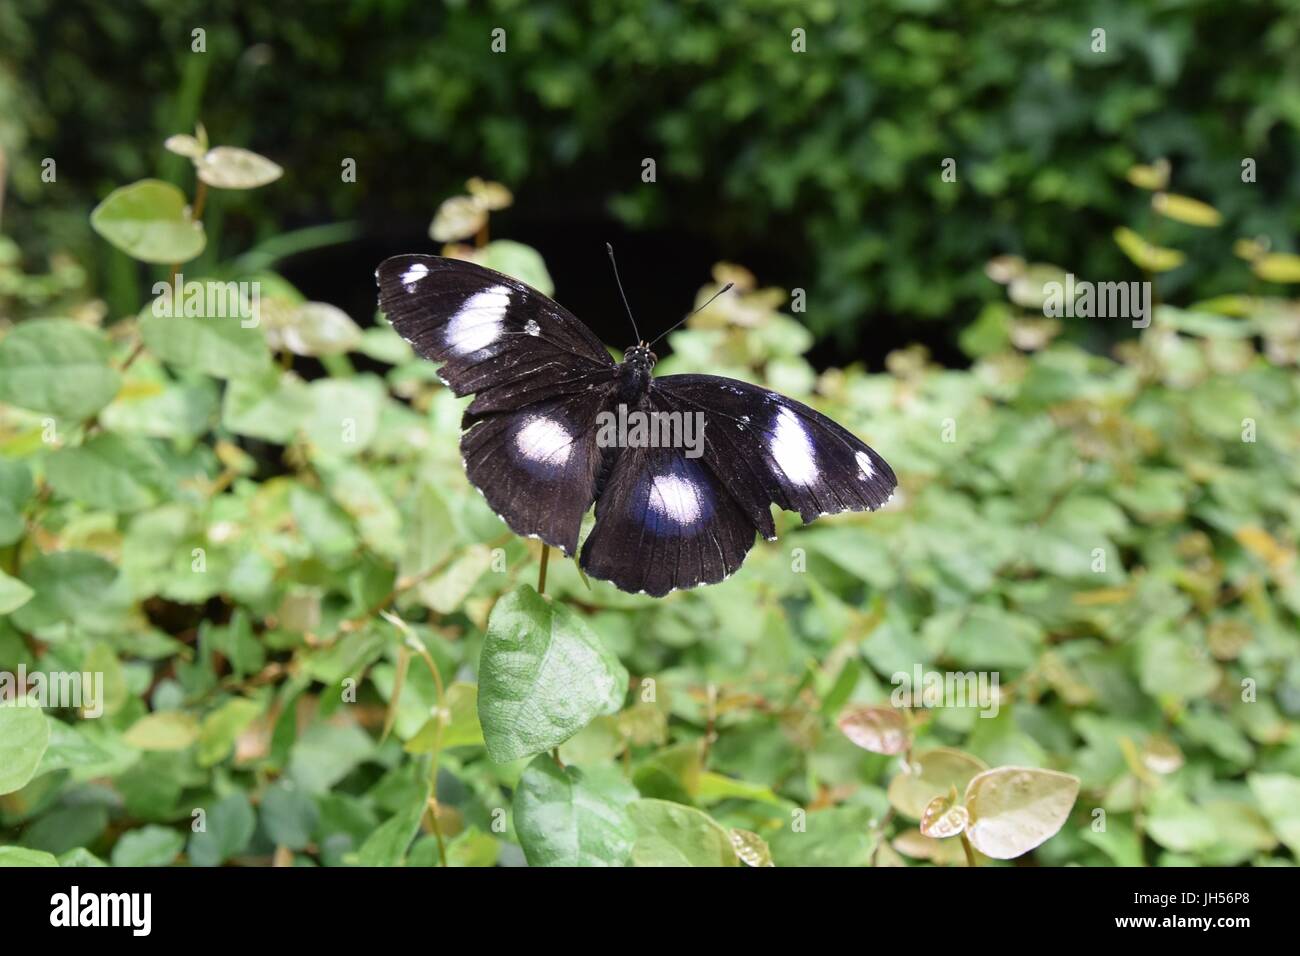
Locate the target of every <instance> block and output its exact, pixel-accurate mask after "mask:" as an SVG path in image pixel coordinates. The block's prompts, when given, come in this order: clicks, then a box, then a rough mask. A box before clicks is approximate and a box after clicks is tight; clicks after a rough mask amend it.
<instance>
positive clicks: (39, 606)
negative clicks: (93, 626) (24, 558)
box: [13, 551, 117, 631]
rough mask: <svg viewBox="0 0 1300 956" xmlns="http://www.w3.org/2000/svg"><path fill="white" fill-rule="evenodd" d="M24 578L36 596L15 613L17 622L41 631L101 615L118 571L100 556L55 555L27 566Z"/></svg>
mask: <svg viewBox="0 0 1300 956" xmlns="http://www.w3.org/2000/svg"><path fill="white" fill-rule="evenodd" d="M21 577H22V579H23V581H24V582H25V583H26V584H27V586H28V587H30V588H31V589H32V590H33V591H34V592H35V595H34V596H33V597H32V599H31V600H30V601H29V602H27V603H26V604H24V605H23V606H22V607H20V608H19V609H18V610H17V611H14V612H13V621H14V623H15V624H16V625H18V627H20V628H22V629H23V630H25V631H39V630H41V629H43V628H46V627H49V626H51V625H54V624H58V623H61V622H63V621H79V620H82V619H84V618H89V617H90V616H92V615H95V614H96V613H97V612H99V611H100V610H101V609H102V608H103V606H104V603H105V592H106V591H107V590H108V589H109V588H111V587H112V586H113V582H114V581H115V580H116V579H117V569H116V568H114V567H113V566H112V565H111V564H109V563H108V562H107V561H105V560H104V559H103V558H101V557H100V556H99V555H97V554H90V553H88V552H85V551H55V552H52V553H50V554H40V555H37V556H36V557H34V558H32V559H31V560H30V561H28V562H27V563H26V564H24V565H23V568H22V573H21Z"/></svg>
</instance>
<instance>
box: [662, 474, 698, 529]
mask: <svg viewBox="0 0 1300 956" xmlns="http://www.w3.org/2000/svg"><path fill="white" fill-rule="evenodd" d="M650 510H651V511H653V512H655V513H656V514H660V515H663V516H664V517H665V518H668V519H670V520H671V521H673V522H675V523H677V524H679V525H688V524H691V523H692V522H693V521H695V520H696V519H697V518H699V516H700V493H699V489H698V488H696V487H695V485H694V484H692V483H691V482H689V481H687V480H686V479H685V478H680V477H678V476H677V475H656V476H655V478H654V481H653V482H652V483H651V485H650Z"/></svg>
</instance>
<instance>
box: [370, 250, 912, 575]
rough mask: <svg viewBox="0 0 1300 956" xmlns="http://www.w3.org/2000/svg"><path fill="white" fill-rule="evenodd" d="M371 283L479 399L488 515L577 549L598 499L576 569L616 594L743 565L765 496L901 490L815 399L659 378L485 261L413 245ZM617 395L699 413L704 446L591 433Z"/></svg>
mask: <svg viewBox="0 0 1300 956" xmlns="http://www.w3.org/2000/svg"><path fill="white" fill-rule="evenodd" d="M375 278H376V279H377V280H378V282H379V306H380V308H381V309H382V310H383V311H384V312H385V313H386V314H387V315H388V318H389V320H390V321H391V322H392V324H393V328H395V329H396V330H397V332H398V334H400V335H401V336H402V338H404V339H405V340H406V341H407V342H409V343H410V344H411V345H412V346H413V347H414V348H415V351H416V352H418V353H419V354H420V355H422V356H423V357H425V358H427V359H432V360H434V361H438V362H441V363H443V364H442V367H441V369H440V370H439V372H438V377H439V378H440V379H441V380H442V381H443V382H444V383H445V384H447V385H448V386H449V387H450V388H451V389H452V391H453V392H455V394H457V395H468V394H470V393H473V394H474V400H473V401H472V402H471V403H470V405H469V408H468V409H466V411H465V416H464V420H463V422H462V428H463V429H464V433H463V435H462V436H461V442H460V447H461V454H462V458H463V460H464V464H465V472H466V474H467V475H468V476H469V480H470V482H471V483H473V485H474V486H475V487H476V488H478V490H479V491H480V492H482V493H483V497H484V498H486V499H487V502H488V504H489V505H490V506H491V507H492V510H493V511H495V512H496V513H497V514H498V515H500V516H501V518H502V519H503V520H504V521H505V522H506V524H507V525H509V526H510V528H511V529H512V530H513V531H515V532H516V533H517V534H522V535H528V536H531V537H536V538H540V539H541V540H542V541H543V542H545V543H546V544H549V545H553V546H554V547H557V548H561V549H562V550H563V551H564V553H565V554H567V555H572V554H574V553H575V552H576V551H577V550H578V532H579V528H580V527H581V525H582V519H583V516H584V515H585V514H586V513H587V509H588V508H590V507H591V505H592V502H595V504H596V523H595V526H594V527H593V528H592V531H591V533H590V534H589V535H588V536H587V539H586V541H584V542H583V545H582V554H581V556H580V565H581V567H582V568H583V569H584V570H585V571H586V572H587V574H589V575H591V576H592V577H596V578H601V579H604V580H607V581H611V582H613V583H614V584H615V585H616V586H618V587H619V588H622V589H623V590H624V591H633V592H635V591H644V592H646V593H647V594H652V595H655V596H657V597H658V596H662V595H665V594H667V593H668V592H669V591H672V590H674V589H676V588H690V587H695V586H697V585H700V584H715V583H717V582H718V581H721V580H722V579H723V578H726V577H727V576H728V575H730V574H732V573H733V572H734V571H736V570H737V569H738V568H739V567H740V565H741V563H742V562H743V561H744V560H745V555H746V553H748V551H749V549H750V548H751V547H753V545H754V532H755V531H759V532H762V534H763V535H764V536H765V537H766V538H768V540H774V539H775V537H776V527H775V525H774V523H773V521H772V513H771V505H772V504H774V503H775V504H777V505H780V506H781V507H782V508H784V509H786V510H788V511H797V512H799V514H800V516H801V517H802V518H803V520H804V522H805V523H806V522H809V521H812V520H813V519H814V518H817V517H819V516H821V515H827V514H835V513H837V512H841V511H863V510H872V511H874V510H875V509H876V508H878V507H880V506H881V505H882V504H884V503H885V502H886V501H888V500H889V498H890V497H891V494H892V492H893V490H894V487H895V485H896V483H897V482H896V479H895V477H894V472H893V470H892V469H891V468H890V467H889V465H888V464H886V463H885V460H884V459H883V458H881V457H880V456H879V455H878V454H876V453H875V452H874V451H872V450H871V449H870V448H868V447H867V446H866V445H865V444H863V443H862V442H860V441H859V440H858V439H857V438H855V437H854V436H853V435H851V434H850V433H849V432H848V431H846V430H845V429H844V428H842V427H840V426H839V425H837V424H836V423H835V422H833V421H831V420H830V419H829V418H827V417H826V416H824V415H821V414H819V413H818V412H815V411H813V410H812V409H811V408H809V407H808V406H806V405H802V404H800V403H799V402H796V401H792V400H791V399H788V398H785V397H784V396H782V395H778V394H776V393H775V392H770V391H768V390H767V389H764V388H759V387H758V386H756V385H748V384H746V383H744V382H739V381H736V380H734V379H729V378H721V377H719V376H715V375H669V376H665V377H663V378H654V377H653V372H652V370H653V368H654V365H655V361H656V357H655V355H654V353H653V352H651V351H650V348H649V346H648V345H647V344H646V343H644V342H642V343H640V344H638V345H636V346H634V347H632V348H630V349H628V350H627V353H626V355H625V357H624V360H623V362H622V364H616V363H615V362H614V360H613V359H612V358H610V356H609V353H608V352H607V351H606V350H605V347H604V346H603V345H602V344H601V342H600V339H598V338H596V336H595V335H594V334H593V333H592V332H591V330H590V329H588V328H587V327H586V326H585V325H583V324H582V323H581V322H580V321H578V319H577V318H575V317H574V316H573V315H572V314H570V313H569V312H568V311H567V310H565V309H564V308H562V307H561V306H560V305H558V304H556V303H555V302H553V301H552V300H551V299H549V298H548V297H546V296H544V295H542V294H541V293H540V292H538V291H537V290H535V289H532V288H530V287H528V286H526V285H524V284H523V283H522V282H519V281H518V280H516V279H512V278H510V277H508V276H504V275H501V274H500V273H498V272H493V271H492V270H491V269H485V268H483V267H482V266H478V265H475V264H473V263H470V262H465V261H462V260H459V259H444V258H439V257H437V256H421V255H404V256H394V257H393V258H391V259H387V260H385V261H384V262H383V263H381V264H380V266H379V268H378V269H377V270H376V272H375ZM634 324H635V323H634ZM620 405H622V406H625V408H624V410H623V411H624V412H627V411H629V410H630V411H637V412H640V413H642V414H643V415H646V416H649V415H651V414H652V413H655V412H659V413H664V412H668V413H677V416H678V419H677V421H685V416H687V415H692V416H697V417H696V420H699V419H698V414H699V413H702V415H703V419H702V421H703V426H704V429H703V432H704V433H703V440H702V442H701V443H699V444H698V445H697V446H696V447H695V448H694V449H690V448H682V447H646V446H645V445H640V446H637V447H629V446H628V445H622V446H615V445H611V444H610V443H608V442H602V441H599V440H598V436H599V431H600V430H599V429H598V427H597V423H598V421H602V420H603V421H606V422H607V421H609V419H608V418H604V419H602V418H601V414H602V413H615V412H616V410H617V409H618V407H619V406H620ZM670 417H671V416H670ZM657 420H658V421H669V420H670V419H669V418H660V419H657ZM629 444H632V443H629ZM661 445H662V443H661ZM693 451H698V452H700V454H699V455H698V457H691V453H692V452H693Z"/></svg>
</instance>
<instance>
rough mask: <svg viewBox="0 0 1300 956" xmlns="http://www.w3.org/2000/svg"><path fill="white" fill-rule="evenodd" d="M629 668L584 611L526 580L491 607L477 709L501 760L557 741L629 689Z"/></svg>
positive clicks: (608, 710) (614, 706) (616, 703)
mask: <svg viewBox="0 0 1300 956" xmlns="http://www.w3.org/2000/svg"><path fill="white" fill-rule="evenodd" d="M627 682H628V675H627V670H626V669H625V668H624V667H623V665H622V664H620V663H619V661H618V658H617V657H615V656H614V655H613V654H612V653H611V652H610V651H609V649H608V648H606V647H605V645H604V644H602V643H601V641H600V638H599V637H597V636H596V635H595V634H594V633H592V631H591V629H590V628H589V627H588V626H587V624H586V622H585V621H583V620H582V618H580V617H578V616H577V615H576V614H575V613H574V612H573V611H571V610H569V609H568V608H567V607H565V606H564V605H561V604H554V603H552V602H550V601H548V600H546V599H545V598H544V597H542V596H541V595H539V594H538V593H537V592H536V591H535V590H533V589H532V588H531V587H529V586H528V585H523V586H521V587H519V588H517V589H515V590H514V591H512V592H510V593H509V594H507V595H505V596H504V597H502V598H501V599H500V600H499V601H498V602H497V604H496V607H494V608H493V609H492V614H491V617H490V618H489V620H488V632H487V637H486V638H485V640H484V642H483V653H482V657H481V658H480V660H479V690H478V715H479V722H480V723H481V724H482V726H483V738H484V741H485V742H486V744H487V752H488V756H489V757H490V758H491V759H492V760H494V761H496V762H497V763H506V762H509V761H511V760H518V759H519V758H520V757H530V756H532V755H533V754H538V753H542V752H543V751H546V750H550V749H551V748H552V747H557V746H559V745H560V744H562V743H563V742H564V741H566V740H568V739H569V738H570V737H572V736H573V735H574V734H576V733H577V732H578V731H579V730H581V729H582V728H583V727H585V726H586V725H587V724H588V723H589V722H590V721H591V720H592V718H594V717H597V716H599V715H600V714H612V713H615V712H616V711H618V709H619V708H620V707H621V706H622V704H623V698H624V696H625V695H626V693H627Z"/></svg>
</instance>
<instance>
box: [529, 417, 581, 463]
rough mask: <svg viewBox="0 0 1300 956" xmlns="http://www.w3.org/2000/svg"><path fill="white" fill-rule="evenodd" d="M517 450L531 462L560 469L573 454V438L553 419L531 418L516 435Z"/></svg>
mask: <svg viewBox="0 0 1300 956" xmlns="http://www.w3.org/2000/svg"><path fill="white" fill-rule="evenodd" d="M515 448H517V449H518V450H519V454H521V455H523V456H524V457H525V458H527V459H528V460H529V461H535V462H538V463H539V464H543V465H552V466H555V467H558V466H560V465H563V464H564V463H565V462H566V461H568V460H569V455H571V454H573V436H572V435H571V434H569V430H568V429H567V428H565V427H564V426H563V425H561V424H560V423H559V422H557V421H555V420H554V419H553V418H541V417H535V418H530V419H529V420H528V421H527V423H525V425H524V427H523V428H521V429H519V431H518V432H517V433H516V434H515Z"/></svg>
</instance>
